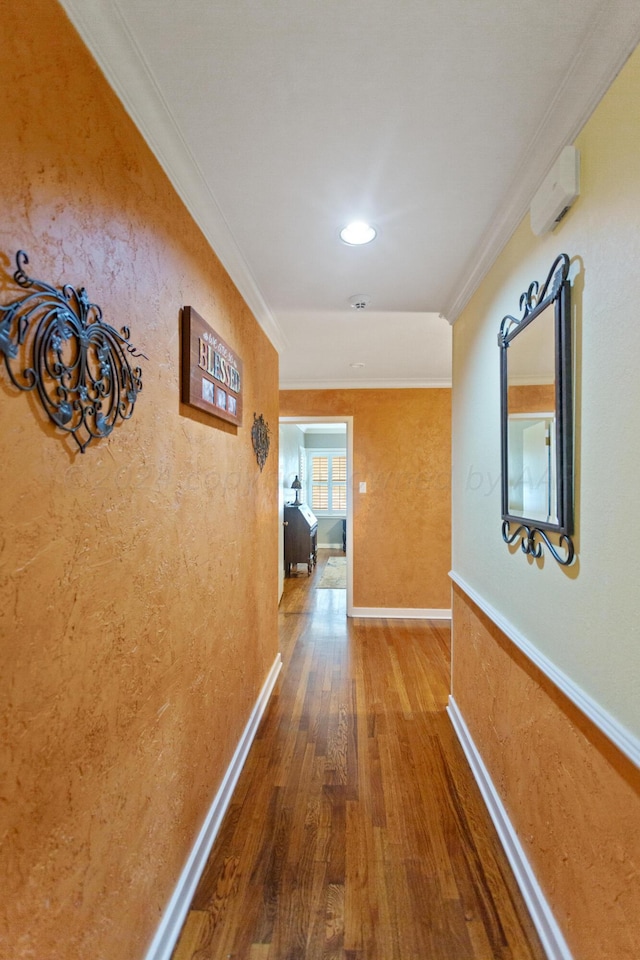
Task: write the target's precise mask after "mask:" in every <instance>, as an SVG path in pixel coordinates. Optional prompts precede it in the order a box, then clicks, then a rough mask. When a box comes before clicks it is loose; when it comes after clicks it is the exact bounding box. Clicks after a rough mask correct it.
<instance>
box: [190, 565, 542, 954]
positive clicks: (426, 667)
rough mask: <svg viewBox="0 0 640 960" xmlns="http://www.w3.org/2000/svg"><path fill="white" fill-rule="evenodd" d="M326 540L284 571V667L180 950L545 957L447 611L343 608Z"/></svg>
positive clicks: (201, 885)
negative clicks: (453, 692)
mask: <svg viewBox="0 0 640 960" xmlns="http://www.w3.org/2000/svg"><path fill="white" fill-rule="evenodd" d="M332 552H333V553H337V551H332ZM330 553H331V552H330V551H321V556H320V555H319V562H318V567H317V568H316V570H315V571H314V573H313V574H312V576H311V577H307V576H306V573H305V574H304V576H301V577H297V578H292V579H289V580H286V581H285V592H284V596H283V599H282V603H281V606H280V637H281V649H282V653H283V660H284V668H283V671H282V673H281V675H280V678H279V680H278V683H277V686H276V688H275V690H274V694H273V697H272V700H271V703H270V705H269V707H268V708H267V711H266V713H265V716H264V718H263V722H262V724H261V727H260V730H259V732H258V735H257V738H256V740H255V741H254V744H253V746H252V749H251V752H250V755H249V758H248V760H247V763H246V766H245V769H244V770H243V772H242V775H241V778H240V780H239V782H238V787H237V789H236V792H235V794H234V797H233V800H232V803H231V805H230V807H229V809H228V811H227V814H226V816H225V819H224V821H223V824H222V827H221V830H220V833H219V835H218V837H217V839H216V843H215V845H214V848H213V850H212V853H211V856H210V858H209V861H208V864H207V867H206V869H205V871H204V874H203V876H202V878H201V881H200V884H199V886H198V889H197V891H196V894H195V897H194V900H193V903H192V908H191V910H190V912H189V915H188V917H187V920H186V923H185V926H184V929H183V932H182V935H181V938H180V941H179V943H178V945H177V947H176V950H175V952H174V954H173V960H228V958H234V960H544V953H543V951H542V948H541V946H540V944H539V941H538V939H537V936H536V934H535V931H534V929H533V926H532V924H531V921H530V919H529V917H528V914H527V912H526V909H525V907H524V904H523V902H522V898H521V896H520V894H519V891H518V889H517V887H516V884H515V881H514V879H513V876H512V874H511V872H510V868H509V866H508V864H507V862H506V859H505V856H504V854H503V852H502V848H501V847H500V844H499V841H498V839H497V837H496V835H495V832H494V829H493V826H492V824H491V821H490V820H489V817H488V814H487V813H486V810H485V808H484V805H483V803H482V800H481V798H480V794H479V792H478V790H477V787H476V785H475V783H474V781H473V779H472V776H471V772H470V771H469V768H468V766H467V763H466V760H465V758H464V755H463V753H462V751H461V748H460V747H459V745H458V743H457V740H456V738H455V735H454V733H453V729H452V727H451V724H450V722H449V719H448V717H447V715H446V713H445V704H446V701H447V696H448V690H449V642H450V627H449V623H448V622H447V621H409V620H396V621H390V620H357V619H355V620H347V618H346V616H345V609H346V597H345V591H344V590H318V589H316V588H315V584H316V583H317V582H318V580H319V578H320V575H321V569H322V566H323V564H324V563H325V562H326V558H327V557H328V556H329V555H330ZM300 570H302V568H300Z"/></svg>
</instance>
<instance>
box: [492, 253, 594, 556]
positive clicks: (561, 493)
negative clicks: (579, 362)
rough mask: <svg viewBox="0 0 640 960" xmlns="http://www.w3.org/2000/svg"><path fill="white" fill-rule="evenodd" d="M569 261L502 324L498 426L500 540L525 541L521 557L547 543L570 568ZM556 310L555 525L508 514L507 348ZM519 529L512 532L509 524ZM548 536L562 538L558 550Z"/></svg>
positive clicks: (557, 265) (562, 260)
mask: <svg viewBox="0 0 640 960" xmlns="http://www.w3.org/2000/svg"><path fill="white" fill-rule="evenodd" d="M568 274H569V257H568V256H567V254H566V253H561V254H560V255H559V256H558V257H557V258H556V259H555V260H554V262H553V264H552V266H551V269H550V270H549V273H548V275H547V279H546V280H545V282H544V284H543V285H542V287H539V285H538V283H537V282H536V281H534V282H533V283H532V284H531V285H530V287H529V289H528V290H527V291H526V292H525V293H523V294H522V296H521V297H520V309H521V311H522V316H521V317H519V318H516V317H513V316H511V315H507V316H506V317H504V318H503V320H502V323H501V324H500V332H499V334H498V346H499V347H500V420H501V423H500V426H501V441H502V451H501V459H502V538H503V540H504V541H505V543H508V544H512V543H515V542H516V541H517V540H518V538H520V539H521V548H522V551H523V553H525V554H529V555H531V556H532V557H536V558H538V557H541V556H542V545H543V543H544V544H546V546H547V548H548V549H549V551H550V553H551V554H552V556H553V557H554V559H555V560H557V561H558V563H560V564H562V565H563V566H568V565H569V564H570V563H571V562H572V561H573V558H574V555H575V551H574V545H573V540H572V534H573V384H572V349H571V283H570V281H569V279H568ZM552 305H553V307H554V363H555V417H556V431H555V434H556V436H555V454H556V501H557V522H556V523H551V522H548V521H542V520H535V519H533V518H530V517H526V516H518V515H515V514H511V513H509V442H508V418H509V381H508V350H509V345H510V344H511V343H513V341H514V340H515V339H516V337H518V336H519V335H520V334H521V333H522V332H523V330H525V329H526V328H527V327H528V326H530V324H532V323H534V322H535V321H536V319H537V318H538V317H539V316H540V314H541V313H543V311H545V310H546V309H547V308H548V307H550V306H552ZM512 524H514V525H515V529H514V530H512V529H511V525H512ZM549 533H553V534H556V535H558V537H559V541H558V544H557V545H556V544H555V543H554V542H553V541H552V540H551V539H550V537H549Z"/></svg>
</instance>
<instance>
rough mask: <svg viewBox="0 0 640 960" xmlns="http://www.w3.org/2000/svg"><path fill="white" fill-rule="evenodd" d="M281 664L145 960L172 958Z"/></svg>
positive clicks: (278, 662) (261, 696) (278, 660)
mask: <svg viewBox="0 0 640 960" xmlns="http://www.w3.org/2000/svg"><path fill="white" fill-rule="evenodd" d="M281 668H282V657H281V655H280V654H278V656H277V657H276V659H275V660H274V662H273V666H272V667H271V670H270V671H269V675H268V676H267V679H266V680H265V682H264V685H263V687H262V690H261V691H260V694H259V696H258V699H257V700H256V703H255V705H254V708H253V710H252V712H251V716H250V717H249V721H248V723H247V725H246V727H245V728H244V732H243V734H242V736H241V738H240V742H239V743H238V746H237V748H236V752H235V753H234V755H233V758H232V760H231V763H230V764H229V767H228V769H227V772H226V774H225V776H224V780H223V781H222V785H221V786H220V789H219V790H218V792H217V794H216V796H215V798H214V800H213V803H212V804H211V807H210V809H209V812H208V813H207V816H206V819H205V821H204V824H203V826H202V829H201V830H200V833H199V834H198V837H197V839H196V842H195V843H194V845H193V848H192V850H191V853H190V854H189V859H188V860H187V862H186V864H185V867H184V869H183V871H182V873H181V874H180V878H179V879H178V882H177V884H176V886H175V889H174V891H173V895H172V897H171V900H170V901H169V903H168V905H167V908H166V910H165V912H164V915H163V917H162V920H161V921H160V926H159V927H158V929H157V930H156V935H155V937H154V938H153V940H152V942H151V946H150V947H149V950H148V952H147V955H146V958H145V960H170V958H171V954H172V953H173V951H174V949H175V945H176V943H177V942H178V937H179V936H180V931H181V930H182V925H183V923H184V920H185V917H186V915H187V913H188V911H189V906H190V905H191V901H192V900H193V895H194V893H195V891H196V887H197V885H198V881H199V879H200V877H201V875H202V871H203V870H204V868H205V865H206V863H207V858H208V856H209V854H210V852H211V848H212V846H213V843H214V840H215V838H216V835H217V833H218V830H219V829H220V824H221V823H222V818H223V817H224V815H225V812H226V810H227V807H228V806H229V802H230V800H231V797H232V795H233V791H234V789H235V786H236V783H237V782H238V777H239V776H240V773H241V771H242V768H243V766H244V764H245V761H246V759H247V756H248V754H249V750H250V748H251V744H252V743H253V739H254V737H255V735H256V732H257V730H258V726H259V724H260V720H261V719H262V715H263V713H264V711H265V709H266V706H267V704H268V702H269V698H270V696H271V693H272V691H273V688H274V686H275V682H276V680H277V679H278V674H279V673H280V670H281Z"/></svg>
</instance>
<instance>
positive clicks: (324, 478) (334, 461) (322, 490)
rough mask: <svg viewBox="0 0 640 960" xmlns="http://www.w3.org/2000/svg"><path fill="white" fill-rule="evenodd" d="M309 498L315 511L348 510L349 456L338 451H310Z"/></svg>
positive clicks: (340, 511) (338, 511)
mask: <svg viewBox="0 0 640 960" xmlns="http://www.w3.org/2000/svg"><path fill="white" fill-rule="evenodd" d="M308 473H309V477H308V500H309V503H310V505H311V509H312V510H313V512H314V513H325V514H338V515H341V516H343V515H344V514H346V512H347V458H346V455H345V454H343V453H341V452H338V451H336V452H335V453H334V452H333V451H323V452H322V453H312V452H309V471H308Z"/></svg>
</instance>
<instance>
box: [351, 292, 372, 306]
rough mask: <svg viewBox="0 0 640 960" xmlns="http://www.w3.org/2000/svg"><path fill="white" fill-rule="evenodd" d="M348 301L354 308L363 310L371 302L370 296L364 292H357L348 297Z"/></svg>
mask: <svg viewBox="0 0 640 960" xmlns="http://www.w3.org/2000/svg"><path fill="white" fill-rule="evenodd" d="M349 303H350V304H351V306H352V307H353V309H354V310H364V309H365V307H368V306H369V304H370V303H371V297H367V296H366V295H365V294H364V293H357V294H355V295H354V296H353V297H349Z"/></svg>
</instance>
